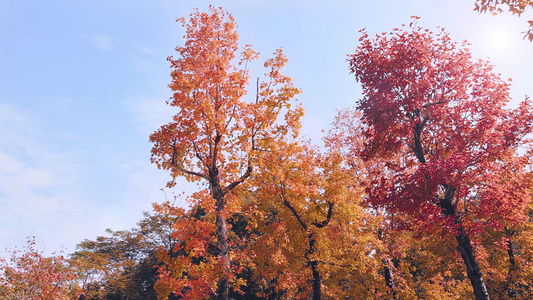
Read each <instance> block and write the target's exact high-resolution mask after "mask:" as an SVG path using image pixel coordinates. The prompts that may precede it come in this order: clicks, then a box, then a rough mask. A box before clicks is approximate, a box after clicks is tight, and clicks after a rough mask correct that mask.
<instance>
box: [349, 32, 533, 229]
mask: <svg viewBox="0 0 533 300" xmlns="http://www.w3.org/2000/svg"><path fill="white" fill-rule="evenodd" d="M409 27H410V28H409V29H404V28H396V29H394V30H393V31H392V32H391V33H383V34H382V35H377V36H376V37H375V38H374V39H371V38H369V36H368V35H367V34H366V33H365V32H364V31H363V36H362V37H361V39H360V41H361V45H360V46H359V47H358V48H357V49H356V53H355V54H353V55H351V56H350V58H349V62H350V68H351V70H352V72H353V73H354V74H355V76H356V78H357V80H358V81H360V82H361V84H362V87H363V93H364V97H363V98H362V99H361V100H360V101H359V102H358V106H357V109H358V110H360V111H361V112H362V113H363V116H362V120H363V124H362V125H361V126H362V127H363V129H361V130H362V133H363V135H364V136H365V138H366V142H365V143H364V145H363V147H362V148H359V149H353V150H354V151H358V152H359V153H360V154H361V155H362V157H364V158H365V159H367V160H371V161H372V163H374V164H378V165H380V167H379V168H374V172H373V174H371V178H372V180H371V181H370V182H369V186H368V188H367V191H368V194H369V198H370V199H369V200H370V202H372V203H374V204H375V205H378V206H386V207H388V208H390V209H391V211H393V212H394V211H398V212H403V213H408V214H410V215H412V216H413V217H414V220H416V221H417V222H418V223H419V224H421V225H422V226H427V227H428V228H429V229H431V228H433V227H434V226H435V225H437V226H439V227H445V228H448V231H449V230H450V229H453V223H454V221H455V220H450V219H449V218H446V217H443V214H442V213H441V210H442V207H441V206H440V205H439V204H440V203H439V202H438V199H439V198H442V197H444V196H445V195H444V194H443V193H444V192H445V190H446V189H447V187H453V188H454V192H455V197H454V203H453V205H454V207H455V209H456V210H457V216H458V217H459V218H461V219H462V222H464V223H465V224H466V225H467V228H468V229H470V230H473V231H476V230H478V229H481V228H482V227H483V226H495V227H498V226H500V225H501V224H502V223H504V222H519V221H520V220H521V218H522V216H523V212H524V208H525V205H526V204H527V202H528V199H529V198H530V197H529V196H528V192H529V189H530V188H531V181H532V180H531V174H530V172H529V170H528V169H527V168H526V166H527V165H528V163H529V160H530V153H523V152H524V151H520V147H522V146H524V147H526V149H527V148H528V147H529V146H528V143H529V142H528V141H527V140H526V139H525V136H526V135H527V134H529V133H531V131H532V130H533V127H532V124H533V113H532V107H531V105H530V103H529V102H528V101H527V99H526V100H525V101H523V102H522V103H520V105H519V107H518V108H517V109H508V108H505V105H506V104H507V102H509V100H510V97H509V83H507V82H505V81H503V80H501V79H500V77H499V76H498V75H496V74H495V73H494V72H492V66H491V65H489V64H488V63H487V62H484V61H473V60H472V58H471V56H470V53H469V51H468V48H466V46H467V44H466V43H463V45H461V46H460V47H458V45H457V44H456V43H454V42H452V41H451V40H450V38H449V36H448V34H447V33H446V32H445V31H444V30H442V31H441V32H438V33H436V34H434V33H433V32H431V31H429V30H428V29H423V28H421V27H419V26H417V25H416V24H413V23H411V25H410V26H409Z"/></svg>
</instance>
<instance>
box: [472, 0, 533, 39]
mask: <svg viewBox="0 0 533 300" xmlns="http://www.w3.org/2000/svg"><path fill="white" fill-rule="evenodd" d="M504 6H506V7H507V8H508V10H509V12H511V13H512V14H513V15H515V14H516V15H518V16H520V15H521V14H523V13H524V12H525V11H526V9H527V8H533V2H532V1H528V0H476V2H475V7H474V10H475V11H479V12H480V13H484V12H489V13H491V14H492V15H497V14H500V13H503V11H504V9H503V7H504ZM527 23H528V24H529V29H528V30H527V31H526V32H524V39H525V38H527V39H528V40H529V41H533V20H529V21H527Z"/></svg>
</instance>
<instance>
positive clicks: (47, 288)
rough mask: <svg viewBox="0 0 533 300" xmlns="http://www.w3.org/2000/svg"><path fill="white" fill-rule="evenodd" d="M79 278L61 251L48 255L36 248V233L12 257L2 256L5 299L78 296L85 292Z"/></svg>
mask: <svg viewBox="0 0 533 300" xmlns="http://www.w3.org/2000/svg"><path fill="white" fill-rule="evenodd" d="M76 279H77V276H76V274H75V273H74V271H73V270H72V269H71V268H70V266H69V264H68V262H67V260H66V259H65V258H64V257H63V256H62V255H55V254H54V255H53V256H51V257H46V256H44V255H43V252H42V251H39V250H37V249H36V242H35V237H29V238H28V241H27V244H26V246H25V247H24V248H23V249H21V250H16V249H15V250H13V251H11V257H10V258H9V260H5V259H0V297H1V298H2V299H9V300H11V299H13V300H14V299H36V300H48V299H57V300H75V299H78V297H79V296H80V295H81V292H82V291H81V289H80V288H79V286H78V284H77V280H76Z"/></svg>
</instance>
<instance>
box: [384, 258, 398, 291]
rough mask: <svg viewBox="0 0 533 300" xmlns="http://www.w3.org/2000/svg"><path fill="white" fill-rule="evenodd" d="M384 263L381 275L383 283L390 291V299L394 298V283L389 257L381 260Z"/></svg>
mask: <svg viewBox="0 0 533 300" xmlns="http://www.w3.org/2000/svg"><path fill="white" fill-rule="evenodd" d="M381 261H382V262H383V264H384V265H385V266H384V267H383V275H384V276H385V284H386V285H387V287H388V288H389V289H390V290H391V292H392V299H395V300H396V284H395V283H394V273H393V267H394V266H393V265H392V262H391V260H390V259H382V260H381Z"/></svg>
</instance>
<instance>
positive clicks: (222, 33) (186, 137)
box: [150, 6, 303, 299]
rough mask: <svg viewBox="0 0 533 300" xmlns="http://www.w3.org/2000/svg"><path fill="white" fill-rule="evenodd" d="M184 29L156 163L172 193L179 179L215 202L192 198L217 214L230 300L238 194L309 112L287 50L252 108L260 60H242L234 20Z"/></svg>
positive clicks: (212, 12) (219, 18) (222, 18)
mask: <svg viewBox="0 0 533 300" xmlns="http://www.w3.org/2000/svg"><path fill="white" fill-rule="evenodd" d="M178 21H179V22H181V23H182V25H183V26H184V27H185V28H186V33H185V36H184V38H185V44H184V45H183V46H179V47H177V48H176V51H177V52H178V55H179V57H178V58H173V57H169V61H170V62H171V68H172V73H171V75H172V82H171V84H170V85H169V87H170V88H171V89H172V91H173V97H172V98H171V99H170V100H169V101H168V102H167V103H168V104H169V105H170V106H173V107H176V108H177V109H178V113H177V114H176V115H175V116H174V117H173V120H172V121H171V122H170V123H168V124H166V125H163V126H161V128H160V129H159V130H157V131H156V132H154V133H153V134H152V135H151V136H150V141H151V142H152V143H153V144H154V145H153V148H152V162H153V163H155V164H156V165H157V166H158V167H159V168H161V169H165V170H170V172H171V176H172V178H173V179H172V181H171V182H169V184H168V185H169V187H172V186H174V185H175V181H174V179H175V178H176V177H178V176H184V177H185V178H186V179H187V180H189V181H203V182H205V183H207V186H208V191H207V192H206V193H208V194H209V196H208V197H207V198H206V197H205V196H202V197H191V198H190V199H191V201H192V202H193V203H191V205H192V206H193V207H194V206H196V204H197V203H195V202H196V201H200V202H202V207H205V208H207V209H210V208H213V213H214V215H215V218H216V222H215V223H216V247H217V249H218V253H217V254H218V262H217V263H216V265H217V266H218V267H217V269H220V270H221V272H220V274H219V276H218V277H219V279H218V282H216V283H213V286H212V287H213V288H214V289H215V290H216V294H217V296H218V297H219V299H228V297H229V296H228V293H229V286H230V284H231V280H232V263H231V257H230V242H229V240H228V225H227V215H228V213H230V211H228V210H238V207H236V201H234V200H235V198H236V197H235V193H236V189H238V188H239V186H240V185H241V183H243V182H244V181H245V180H246V179H247V178H248V177H249V176H250V175H251V174H252V172H253V165H254V163H255V156H256V153H257V152H258V151H259V152H260V151H267V150H268V149H269V147H271V146H272V144H274V143H276V141H277V140H282V139H284V137H288V136H292V135H296V134H297V133H298V131H299V128H300V117H301V116H302V115H303V110H302V108H301V107H300V105H298V104H296V103H295V102H294V100H293V98H294V96H295V95H296V94H298V93H299V92H300V90H299V89H297V88H295V87H293V85H292V79H291V78H290V77H287V76H284V75H282V74H281V72H280V70H281V69H282V68H283V67H284V65H285V64H286V62H287V59H286V57H285V56H284V54H283V52H282V50H280V49H279V50H277V51H276V52H275V53H274V57H273V58H271V59H268V60H266V62H265V64H264V66H265V68H266V70H267V71H266V73H265V77H266V80H265V81H262V82H259V80H258V82H257V86H256V87H255V88H256V95H255V96H253V97H251V99H248V101H246V99H244V97H245V95H246V91H247V90H246V89H247V88H248V82H249V75H248V70H247V65H248V62H249V61H251V60H254V59H256V58H257V56H258V55H257V53H256V52H254V51H253V50H252V49H251V47H250V46H249V45H246V46H244V50H243V51H242V52H241V54H240V56H239V57H238V58H237V57H236V56H237V50H238V35H237V32H236V31H235V30H236V25H235V22H234V20H233V18H232V16H231V15H230V14H229V13H227V12H226V11H224V10H223V9H222V8H214V7H212V6H211V7H210V9H209V12H200V11H196V12H195V13H193V14H192V15H191V16H190V19H189V21H188V22H187V21H186V20H185V19H183V18H180V19H178ZM183 279H186V276H184V277H183ZM176 292H177V293H182V292H183V291H181V290H176Z"/></svg>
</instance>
